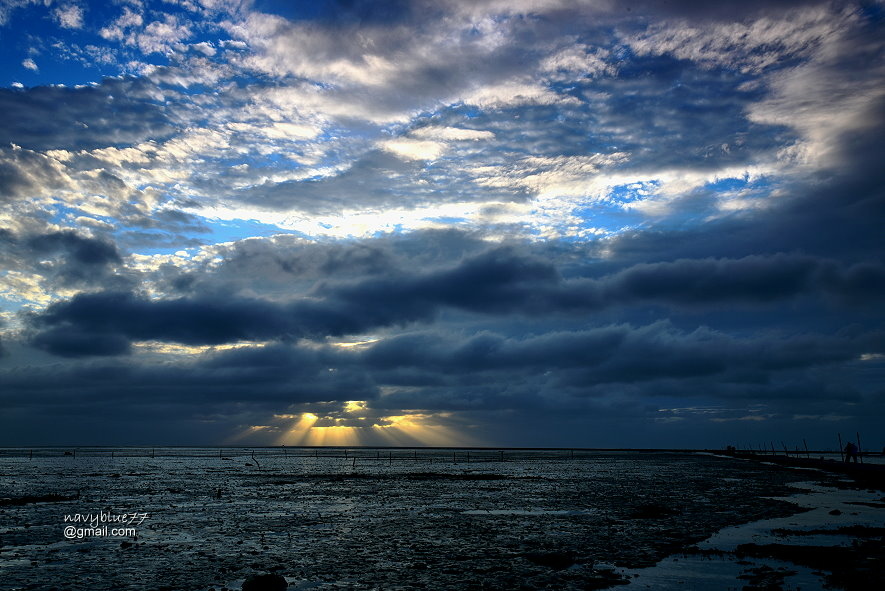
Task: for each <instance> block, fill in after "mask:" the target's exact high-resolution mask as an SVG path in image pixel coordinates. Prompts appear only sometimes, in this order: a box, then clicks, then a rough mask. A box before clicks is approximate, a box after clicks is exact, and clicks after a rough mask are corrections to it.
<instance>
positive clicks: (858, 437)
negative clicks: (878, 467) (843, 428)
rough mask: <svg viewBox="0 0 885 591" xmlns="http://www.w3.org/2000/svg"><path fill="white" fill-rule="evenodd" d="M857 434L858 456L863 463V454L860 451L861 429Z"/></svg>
mask: <svg viewBox="0 0 885 591" xmlns="http://www.w3.org/2000/svg"><path fill="white" fill-rule="evenodd" d="M855 435H857V457H858V458H860V463H861V464H863V454H862V453H861V452H860V450H861V449H863V448H861V446H860V431H855Z"/></svg>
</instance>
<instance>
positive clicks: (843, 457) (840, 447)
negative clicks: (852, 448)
mask: <svg viewBox="0 0 885 591" xmlns="http://www.w3.org/2000/svg"><path fill="white" fill-rule="evenodd" d="M836 435H838V436H839V458H840V459H841V460H842V461H843V462H844V461H845V453H844V452H845V448H844V447H842V434H841V433H836Z"/></svg>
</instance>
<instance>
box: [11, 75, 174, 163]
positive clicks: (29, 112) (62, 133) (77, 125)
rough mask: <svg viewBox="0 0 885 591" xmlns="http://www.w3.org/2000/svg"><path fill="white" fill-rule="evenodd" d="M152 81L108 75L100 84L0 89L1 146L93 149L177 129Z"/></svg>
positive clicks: (155, 136) (130, 141)
mask: <svg viewBox="0 0 885 591" xmlns="http://www.w3.org/2000/svg"><path fill="white" fill-rule="evenodd" d="M151 90H152V87H151V83H150V82H149V81H147V80H146V79H143V78H142V79H134V78H127V79H105V80H104V81H103V82H102V83H101V84H99V85H97V86H86V87H80V88H66V87H61V86H38V87H34V88H29V89H24V90H20V89H0V112H2V113H3V114H4V125H3V126H2V127H0V145H6V144H16V145H19V146H22V147H23V148H26V149H32V150H49V149H67V150H76V149H83V150H89V149H94V148H103V147H107V146H124V145H129V144H132V143H135V142H139V141H142V140H146V139H148V138H160V137H163V136H165V135H168V134H169V133H171V132H172V130H173V128H172V126H171V125H170V124H169V121H168V120H167V118H166V115H165V114H164V113H163V109H162V107H161V106H160V105H159V104H158V103H156V102H154V101H153V100H151V99H150V98H149V97H150V94H151Z"/></svg>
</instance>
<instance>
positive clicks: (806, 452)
mask: <svg viewBox="0 0 885 591" xmlns="http://www.w3.org/2000/svg"><path fill="white" fill-rule="evenodd" d="M802 445H804V446H805V457H806V458H810V457H811V454H810V453H808V443H806V442H805V439H804V438H803V439H802Z"/></svg>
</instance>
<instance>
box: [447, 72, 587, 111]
mask: <svg viewBox="0 0 885 591" xmlns="http://www.w3.org/2000/svg"><path fill="white" fill-rule="evenodd" d="M463 100H464V102H465V103H467V104H469V105H476V106H478V107H481V108H483V109H506V108H510V107H519V106H524V105H554V104H580V101H579V100H578V99H576V98H574V97H571V96H564V95H559V94H557V93H556V92H554V91H552V90H550V89H549V88H546V87H544V86H542V85H541V84H539V83H537V82H534V81H531V80H528V79H524V80H510V81H507V82H501V83H498V84H491V85H487V86H481V87H479V88H476V89H474V90H473V91H472V92H469V93H467V94H466V95H465V96H464V97H463Z"/></svg>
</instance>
